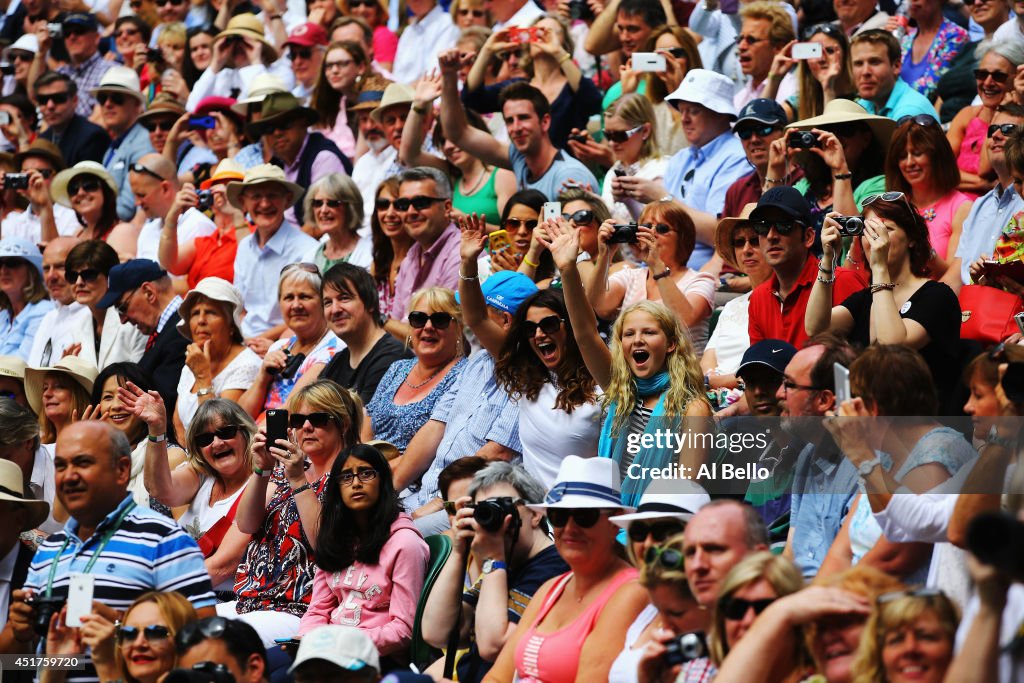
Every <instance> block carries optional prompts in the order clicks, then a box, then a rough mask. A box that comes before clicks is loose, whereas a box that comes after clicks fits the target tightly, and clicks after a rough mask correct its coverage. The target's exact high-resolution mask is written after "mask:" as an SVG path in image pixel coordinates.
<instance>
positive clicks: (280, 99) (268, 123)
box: [246, 92, 320, 139]
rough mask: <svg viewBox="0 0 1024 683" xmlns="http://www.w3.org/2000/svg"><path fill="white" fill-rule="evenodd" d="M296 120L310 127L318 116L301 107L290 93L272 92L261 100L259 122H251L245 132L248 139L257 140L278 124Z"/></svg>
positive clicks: (307, 108) (310, 110)
mask: <svg viewBox="0 0 1024 683" xmlns="http://www.w3.org/2000/svg"><path fill="white" fill-rule="evenodd" d="M296 119H302V120H303V122H304V123H305V124H306V125H307V126H312V125H313V124H314V123H316V122H317V121H319V120H320V116H319V115H318V114H317V113H316V112H315V111H313V110H312V109H310V108H309V107H304V106H302V103H301V102H300V101H299V98H297V97H296V96H295V95H293V94H291V93H290V92H272V93H270V94H269V95H267V96H266V97H264V98H263V106H262V107H261V108H260V120H259V121H253V122H251V123H250V124H249V126H248V128H247V131H246V132H248V133H249V137H251V138H254V139H259V138H261V137H262V136H263V135H264V134H266V133H269V132H270V131H271V130H272V129H273V127H274V126H275V125H276V124H277V123H278V122H280V121H285V120H287V122H288V123H290V122H292V121H294V120H296Z"/></svg>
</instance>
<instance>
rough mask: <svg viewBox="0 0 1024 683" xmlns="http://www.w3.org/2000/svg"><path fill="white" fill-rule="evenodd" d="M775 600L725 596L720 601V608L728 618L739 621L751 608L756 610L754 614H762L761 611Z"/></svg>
mask: <svg viewBox="0 0 1024 683" xmlns="http://www.w3.org/2000/svg"><path fill="white" fill-rule="evenodd" d="M773 602H775V598H765V599H764V600H744V599H743V598H725V599H723V600H720V601H719V602H718V609H720V610H721V611H722V614H723V615H724V616H725V618H726V619H729V620H730V621H739V620H740V619H742V618H743V617H745V616H747V612H748V611H750V610H751V609H753V610H754V614H761V612H763V611H765V610H766V609H768V605H770V604H772V603H773Z"/></svg>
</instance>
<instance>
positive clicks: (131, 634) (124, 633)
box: [117, 624, 171, 645]
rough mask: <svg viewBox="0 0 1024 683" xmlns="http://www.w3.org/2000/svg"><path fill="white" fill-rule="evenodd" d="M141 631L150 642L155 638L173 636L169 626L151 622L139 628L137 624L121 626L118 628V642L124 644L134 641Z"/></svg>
mask: <svg viewBox="0 0 1024 683" xmlns="http://www.w3.org/2000/svg"><path fill="white" fill-rule="evenodd" d="M140 631H141V632H142V637H143V638H145V639H146V642H149V643H151V642H153V641H154V640H166V639H167V638H170V636H171V630H170V629H169V628H167V627H166V626H160V625H158V624H151V625H149V626H147V627H145V628H143V629H139V628H137V627H135V626H120V627H118V629H117V642H119V643H120V644H122V645H124V644H125V643H134V642H135V641H136V640H138V638H139V632H140Z"/></svg>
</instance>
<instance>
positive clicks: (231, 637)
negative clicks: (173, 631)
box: [174, 617, 267, 670]
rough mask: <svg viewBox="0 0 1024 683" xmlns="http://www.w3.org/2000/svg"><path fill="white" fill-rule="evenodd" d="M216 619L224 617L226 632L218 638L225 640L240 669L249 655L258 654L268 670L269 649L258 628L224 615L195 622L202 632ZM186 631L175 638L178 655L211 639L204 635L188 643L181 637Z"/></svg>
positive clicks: (225, 644)
mask: <svg viewBox="0 0 1024 683" xmlns="http://www.w3.org/2000/svg"><path fill="white" fill-rule="evenodd" d="M214 619H224V622H225V623H224V632H223V633H222V634H221V635H220V637H219V638H218V640H223V641H224V647H226V648H227V650H228V654H229V655H231V658H232V659H234V660H235V664H237V665H238V668H239V669H245V668H246V665H247V663H248V661H249V657H251V656H252V655H254V654H256V655H259V657H260V659H261V660H263V668H264V670H267V649H266V648H265V647H263V639H262V638H260V634H259V633H257V632H256V629H254V628H253V627H252V626H250V625H249V624H247V623H245V622H244V621H242V620H241V619H227V618H224V617H206V618H205V619H200V620H198V621H196V622H194V627H195V628H196V629H198V630H197V632H198V633H200V634H202V630H203V629H204V628H208V627H209V625H210V622H211V621H213V620H214ZM185 631H186V629H182V630H181V631H179V632H178V635H177V637H175V639H174V646H175V650H177V652H178V657H181V656H182V655H184V654H185V653H186V652H188V651H189V650H191V649H192V648H193V647H195V646H196V645H198V644H199V643H202V642H205V641H206V640H209V638H207V637H206V636H203V639H202V640H197V641H193V642H190V643H189V644H187V645H186V644H185V643H184V642H183V641H182V639H181V637H180V636H181V634H182V633H184V632H185Z"/></svg>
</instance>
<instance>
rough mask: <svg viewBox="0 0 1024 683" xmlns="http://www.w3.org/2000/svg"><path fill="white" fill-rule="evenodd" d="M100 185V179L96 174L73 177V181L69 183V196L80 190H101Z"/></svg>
mask: <svg viewBox="0 0 1024 683" xmlns="http://www.w3.org/2000/svg"><path fill="white" fill-rule="evenodd" d="M100 187H101V185H100V179H99V178H97V177H96V176H86V177H82V176H79V177H77V178H73V179H72V180H71V182H70V183H68V196H69V197H74V196H75V195H76V194H78V192H79V191H80V190H85V191H86V192H99V189H100Z"/></svg>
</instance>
